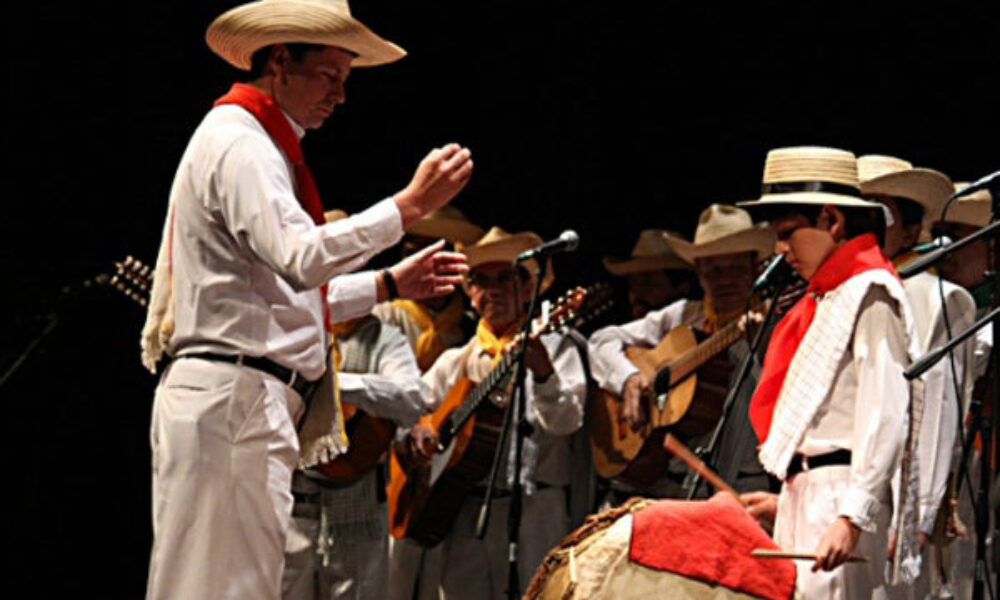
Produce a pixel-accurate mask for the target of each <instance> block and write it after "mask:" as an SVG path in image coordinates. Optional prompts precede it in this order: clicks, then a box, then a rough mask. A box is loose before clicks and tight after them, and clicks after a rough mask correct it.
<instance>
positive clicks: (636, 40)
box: [0, 0, 1000, 598]
mask: <svg viewBox="0 0 1000 600" xmlns="http://www.w3.org/2000/svg"><path fill="white" fill-rule="evenodd" d="M233 4H235V2H149V1H143V2H111V1H109V0H98V1H92V2H79V3H72V4H59V3H43V2H32V3H17V4H15V5H14V6H8V7H7V8H5V13H6V17H5V24H6V28H7V31H6V36H5V38H6V39H7V53H6V60H5V61H3V62H4V74H5V76H6V77H5V79H6V81H7V82H8V85H7V88H6V89H7V97H8V102H7V103H6V105H7V106H8V112H7V119H6V122H7V130H8V131H9V132H10V133H8V134H7V135H5V136H4V144H5V150H6V152H5V156H6V157H7V158H5V159H4V163H5V164H6V165H7V169H8V171H7V176H6V177H5V181H6V183H7V185H6V188H5V189H6V194H5V196H6V198H5V200H6V203H5V204H6V208H7V210H6V215H5V217H4V218H3V220H2V230H0V236H2V240H3V244H2V246H0V248H2V250H0V251H2V253H3V254H2V258H0V264H2V269H3V272H2V273H0V274H2V275H3V281H4V283H5V284H4V294H3V297H2V301H3V306H4V308H5V310H4V311H3V313H2V314H3V320H2V321H0V326H2V327H3V334H2V339H3V346H2V349H0V350H2V354H0V359H2V363H0V364H2V365H4V366H5V367H6V366H7V365H9V364H11V362H12V361H13V360H14V359H15V358H16V357H17V355H18V353H19V352H21V351H22V350H23V348H24V347H25V345H26V344H28V342H29V341H30V340H31V339H32V337H33V335H35V334H36V333H37V332H38V331H40V330H41V328H42V327H43V325H44V324H45V323H46V322H48V321H47V319H48V318H49V315H53V314H55V315H58V316H59V317H60V320H59V324H58V326H57V327H56V328H55V329H54V330H53V333H52V334H51V335H50V336H49V337H48V339H47V340H46V341H45V342H44V343H43V344H42V346H41V347H40V350H39V351H38V352H36V353H34V354H33V355H32V356H31V357H30V358H29V359H28V360H27V361H25V363H24V364H23V366H22V368H21V369H20V370H19V371H18V372H17V373H16V375H14V376H13V377H12V378H11V380H10V381H9V382H8V383H7V385H6V386H5V387H3V388H0V398H2V399H3V405H4V408H5V409H6V415H7V419H6V423H5V429H6V431H7V432H8V435H7V436H5V441H6V442H7V446H8V448H7V451H6V452H4V467H5V469H4V471H5V473H7V478H8V483H7V485H6V490H7V493H8V495H9V496H11V497H13V498H14V499H15V501H16V502H15V506H14V508H10V509H8V510H7V511H5V517H4V537H5V539H7V540H13V542H14V543H10V542H8V547H9V548H11V549H13V550H14V552H15V554H16V556H15V559H14V563H13V564H12V565H11V567H12V568H13V571H12V572H13V573H17V574H19V575H15V576H14V580H17V581H19V582H21V583H23V584H25V585H27V586H28V587H27V589H29V590H32V593H30V594H29V595H30V596H38V597H48V596H54V595H55V594H56V593H62V592H64V591H84V592H93V593H96V594H98V595H99V596H100V597H107V598H119V597H120V598H136V597H139V596H140V595H141V594H142V590H143V586H144V583H145V572H146V561H147V560H148V552H149V544H150V539H151V532H150V517H149V513H150V498H149V450H148V433H147V432H148V423H149V414H150V407H151V401H152V389H153V385H154V379H153V378H152V377H151V376H149V375H148V374H146V373H145V372H144V371H143V370H142V368H141V366H140V365H139V362H138V334H139V329H140V327H141V324H142V319H143V312H142V310H141V309H139V307H138V306H135V305H133V304H131V303H130V302H129V301H128V300H126V299H125V298H124V297H121V296H117V295H115V294H114V293H113V292H111V291H110V290H107V289H100V290H88V289H83V290H82V291H77V292H74V291H73V290H74V289H77V288H79V287H80V282H82V281H83V280H85V279H87V278H90V277H93V276H94V275H96V274H97V273H100V272H106V271H107V270H108V269H109V267H110V264H111V262H112V261H114V260H116V259H119V258H121V257H123V256H124V255H126V254H133V255H135V256H137V257H139V258H142V259H144V260H149V261H151V260H153V259H154V258H155V252H156V248H157V246H158V243H159V236H160V231H161V226H162V220H163V216H164V213H165V209H166V198H167V192H168V189H169V186H170V182H171V179H172V177H173V171H174V169H175V168H176V165H177V162H178V160H179V158H180V155H181V153H182V152H183V149H184V147H185V145H186V143H187V139H188V136H189V135H190V133H191V132H192V131H193V129H194V127H195V126H196V125H197V124H198V122H199V121H200V119H201V118H202V116H203V115H204V113H205V111H206V110H207V108H208V107H209V106H210V105H211V102H212V100H213V99H214V98H216V97H217V96H219V95H221V94H222V93H223V92H225V90H226V89H227V88H228V86H229V84H230V83H231V82H232V81H233V79H234V78H235V77H236V76H237V73H236V71H235V70H233V69H231V68H230V67H228V66H227V65H226V64H225V63H224V62H223V61H222V60H220V59H218V58H217V57H215V56H214V55H213V54H212V53H211V52H210V51H209V50H208V48H207V47H206V46H205V44H204V41H203V35H204V30H205V27H206V26H207V25H208V23H209V22H210V21H211V20H212V19H213V18H214V17H215V16H216V15H218V14H219V13H221V12H222V11H223V10H224V9H226V8H228V7H229V6H231V5H233ZM945 6H947V7H945ZM352 8H353V9H354V13H355V15H356V16H357V17H359V18H360V19H361V20H362V21H363V22H365V23H366V24H367V25H369V26H370V27H371V28H372V29H373V30H375V31H376V32H378V33H380V34H381V35H383V36H384V37H386V38H387V39H390V40H393V41H395V42H397V43H399V44H400V45H402V46H403V47H404V48H406V49H407V50H408V51H409V52H410V55H409V56H408V57H406V58H405V59H403V60H402V61H400V62H398V63H396V64H393V65H390V66H387V67H381V68H374V69H357V70H356V71H354V73H353V74H352V76H351V79H350V81H349V83H348V101H347V104H346V105H344V106H342V107H339V108H338V109H337V112H336V113H335V115H334V116H333V117H332V119H331V120H330V122H328V123H327V125H326V127H324V128H323V129H322V130H320V131H315V132H311V133H310V134H309V135H308V136H307V137H306V139H305V141H304V149H305V153H306V156H307V158H308V160H309V163H310V165H311V167H312V170H313V172H314V174H315V176H316V179H317V181H318V185H319V188H320V191H321V193H322V194H323V197H324V203H325V204H326V205H327V208H333V207H340V208H344V209H347V210H348V211H356V210H360V209H362V208H364V207H366V206H368V205H370V204H371V203H373V202H375V201H377V200H379V199H381V198H383V197H385V196H387V195H389V194H391V193H393V192H395V191H397V190H398V189H400V188H402V187H403V186H404V185H405V184H406V182H407V181H408V180H409V177H410V175H411V173H412V169H413V168H414V167H415V165H416V163H417V162H418V161H419V159H420V158H422V157H423V155H424V154H425V153H426V152H427V151H428V150H429V149H430V148H431V147H433V146H435V145H440V144H442V143H444V142H448V141H458V142H460V143H462V144H465V145H468V146H469V147H470V148H472V150H473V153H474V158H475V164H476V168H475V173H474V175H473V178H472V180H471V182H470V184H469V186H468V187H467V188H466V190H465V191H464V192H463V193H462V194H461V195H460V196H459V198H458V199H457V200H456V205H457V206H459V207H460V208H461V209H462V210H463V211H465V212H466V213H467V214H468V215H469V216H470V217H471V218H472V219H473V220H475V221H477V222H478V223H480V224H481V225H484V226H490V225H494V224H496V225H500V226H502V227H504V228H505V229H507V230H508V231H518V230H525V229H532V230H534V231H536V232H538V233H539V234H541V235H542V236H543V237H545V238H549V237H554V236H555V235H558V233H559V232H560V231H562V230H563V229H564V228H567V227H572V228H574V229H576V230H577V231H578V232H579V234H580V236H581V239H582V243H581V246H580V250H579V252H578V253H577V254H576V255H574V256H573V257H572V258H569V257H560V258H559V259H558V261H557V263H556V272H557V286H556V287H557V289H558V288H560V287H563V286H564V285H567V284H575V283H580V282H589V281H594V280H597V279H605V278H606V277H607V275H606V273H605V272H604V271H603V269H602V268H601V267H600V264H599V259H600V257H601V256H603V255H606V254H619V255H624V254H626V253H627V252H628V251H629V249H630V248H631V246H632V244H633V243H634V241H635V236H636V235H637V233H638V231H639V230H640V229H644V228H649V227H669V228H673V229H678V230H680V231H682V232H683V233H685V234H688V235H690V234H691V233H692V231H693V229H694V223H695V219H696V218H697V215H698V213H699V212H700V211H701V210H702V209H703V208H704V207H705V206H707V205H708V204H709V203H711V202H724V203H731V202H735V201H738V200H743V199H749V198H752V197H754V196H755V195H756V193H757V192H758V189H759V181H760V173H761V169H762V166H763V161H764V156H765V153H766V152H767V150H768V149H769V148H772V147H777V146H785V145H799V144H821V145H830V146H835V147H841V148H846V149H849V150H853V151H854V152H855V153H856V154H859V155H860V154H867V153H882V154H891V155H895V156H900V157H902V158H906V159H908V160H911V161H912V162H914V163H915V164H917V165H920V166H928V167H933V168H937V169H939V170H942V171H944V172H945V173H947V174H949V175H950V176H952V178H953V179H955V180H956V181H959V180H969V179H974V178H977V177H979V176H981V175H984V174H986V173H987V172H990V171H993V170H995V169H996V168H997V166H998V163H1000V161H998V160H997V159H998V153H997V151H996V137H997V134H998V133H1000V130H998V127H997V118H996V115H997V108H998V106H1000V104H998V102H1000V83H998V79H997V73H998V65H1000V43H998V39H1000V36H998V27H997V22H996V20H995V18H994V17H995V15H993V14H989V13H987V12H986V9H984V8H979V7H978V5H968V6H962V5H959V4H954V3H949V4H947V5H945V4H944V3H934V6H933V7H931V8H918V7H917V6H916V5H915V4H910V5H908V6H906V7H884V8H878V7H876V6H874V3H867V5H864V6H861V7H857V8H855V9H854V10H847V8H846V7H845V8H840V9H838V10H836V11H834V10H831V9H830V8H829V7H827V6H822V7H821V6H819V5H818V4H817V3H804V2H803V3H796V4H795V5H789V6H780V5H766V4H763V3H753V4H752V5H751V4H749V3H748V4H747V5H746V6H745V7H744V8H741V9H738V10H733V9H729V8H726V9H723V8H722V7H721V5H719V4H717V3H701V4H700V5H695V4H689V5H684V6H683V7H681V5H680V3H665V2H655V3H654V2H622V3H610V2H593V1H577V2H555V1H550V2H540V1H538V0H535V1H531V2H528V1H514V0H511V1H507V2H498V1H494V2H485V1H479V2H470V1H468V0H466V1H464V2H461V1H448V2H413V1H409V2H398V3H391V2H383V1H381V0H378V1H376V0H366V1H363V2H362V1H356V2H354V6H353V7H352ZM990 136H992V139H990ZM383 260H385V259H383ZM67 286H68V287H69V288H71V289H70V292H69V293H64V292H63V291H62V290H63V289H64V288H65V287H67Z"/></svg>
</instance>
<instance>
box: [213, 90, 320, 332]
mask: <svg viewBox="0 0 1000 600" xmlns="http://www.w3.org/2000/svg"><path fill="white" fill-rule="evenodd" d="M222 104H235V105H237V106H240V107H242V108H244V109H246V110H247V112H249V113H250V114H251V115H253V116H254V117H256V119H257V121H259V122H260V124H261V125H262V126H263V127H264V130H265V131H267V134H268V135H269V136H271V141H273V142H274V143H275V144H276V145H277V146H278V148H280V149H281V151H282V152H284V153H285V156H286V157H288V160H289V161H291V163H292V166H293V168H294V169H295V181H296V182H297V183H298V194H297V197H298V200H299V204H300V205H301V206H302V208H303V209H304V210H305V211H306V212H307V213H309V216H310V217H312V220H313V222H314V223H316V224H317V225H322V224H324V223H326V219H325V218H324V217H323V203H322V202H321V201H320V199H319V191H318V190H317V189H316V182H315V181H313V177H312V173H311V172H310V171H309V167H307V166H306V162H305V158H304V157H303V156H302V146H300V145H299V138H298V136H296V135H295V131H294V130H293V129H292V125H291V124H290V123H289V122H288V118H287V117H285V114H284V113H283V112H282V111H281V108H280V107H278V105H277V104H275V102H274V100H273V99H272V98H271V97H270V96H268V95H267V94H265V93H264V92H261V91H260V90H258V89H257V88H254V87H252V86H249V85H246V84H243V83H234V84H233V87H231V88H230V89H229V91H228V92H226V94H225V95H224V96H222V97H221V98H219V99H218V100H216V101H215V103H214V104H213V106H220V105H222ZM326 291H327V284H325V283H324V284H323V285H322V286H320V294H322V304H323V320H324V321H325V322H326V330H327V331H331V330H332V324H331V322H330V308H329V307H328V306H327V303H326Z"/></svg>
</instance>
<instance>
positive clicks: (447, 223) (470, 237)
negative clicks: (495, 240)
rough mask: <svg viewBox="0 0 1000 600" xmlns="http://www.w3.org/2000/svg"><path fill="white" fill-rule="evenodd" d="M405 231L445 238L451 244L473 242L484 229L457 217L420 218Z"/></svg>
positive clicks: (481, 235) (479, 236)
mask: <svg viewBox="0 0 1000 600" xmlns="http://www.w3.org/2000/svg"><path fill="white" fill-rule="evenodd" d="M406 233H408V234H412V235H422V236H424V237H429V238H436V239H446V240H448V241H449V242H451V243H453V244H474V243H476V241H477V240H479V238H481V237H483V235H484V233H485V232H484V231H483V230H482V229H480V228H479V227H478V226H476V225H475V224H474V223H470V222H468V221H460V220H458V219H421V220H419V221H417V222H416V223H414V224H413V225H411V226H410V228H409V229H407V230H406Z"/></svg>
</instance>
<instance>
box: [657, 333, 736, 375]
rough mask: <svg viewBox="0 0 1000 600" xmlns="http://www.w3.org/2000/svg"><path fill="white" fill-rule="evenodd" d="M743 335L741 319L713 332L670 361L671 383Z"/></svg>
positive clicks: (695, 368)
mask: <svg viewBox="0 0 1000 600" xmlns="http://www.w3.org/2000/svg"><path fill="white" fill-rule="evenodd" d="M741 337H743V329H742V328H741V327H740V326H739V321H732V322H731V323H729V324H728V325H725V326H724V327H722V329H720V330H718V331H716V332H715V333H713V334H712V335H711V336H710V337H709V338H708V339H707V340H705V341H703V342H702V343H700V344H698V345H697V346H695V347H694V348H691V349H690V350H688V351H687V352H685V353H683V354H681V355H680V356H678V357H677V358H676V359H674V360H673V361H671V363H670V384H671V385H674V384H676V383H677V382H679V381H681V380H683V379H684V378H686V377H687V376H688V375H690V374H691V373H694V372H695V371H697V370H698V368H699V367H701V366H702V365H703V364H705V363H707V362H708V361H710V360H712V358H714V357H715V356H716V355H718V354H719V353H721V352H722V351H724V350H725V349H726V348H729V347H730V346H732V345H733V344H734V343H736V341H737V340H739V339H740V338H741Z"/></svg>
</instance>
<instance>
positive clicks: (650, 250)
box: [603, 229, 691, 277]
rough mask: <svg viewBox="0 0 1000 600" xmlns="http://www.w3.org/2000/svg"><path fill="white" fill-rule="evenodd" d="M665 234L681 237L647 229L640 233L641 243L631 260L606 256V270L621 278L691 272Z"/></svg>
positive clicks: (669, 232)
mask: <svg viewBox="0 0 1000 600" xmlns="http://www.w3.org/2000/svg"><path fill="white" fill-rule="evenodd" d="M664 234H670V235H672V236H675V237H678V238H679V237H681V236H680V234H679V233H677V232H674V231H665V230H663V229H646V230H644V231H642V232H641V233H639V241H637V242H636V243H635V247H634V248H632V254H631V256H630V257H629V258H615V257H611V256H606V257H604V261H603V262H604V268H605V269H607V270H608V272H609V273H611V274H612V275H617V276H619V277H622V276H625V275H630V274H632V273H644V272H647V271H661V270H663V269H684V270H690V269H691V265H690V264H688V263H687V262H685V261H684V259H682V258H681V257H679V256H677V253H676V252H674V249H673V248H671V247H670V244H668V243H667V240H666V239H665V238H664V237H663V236H664Z"/></svg>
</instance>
